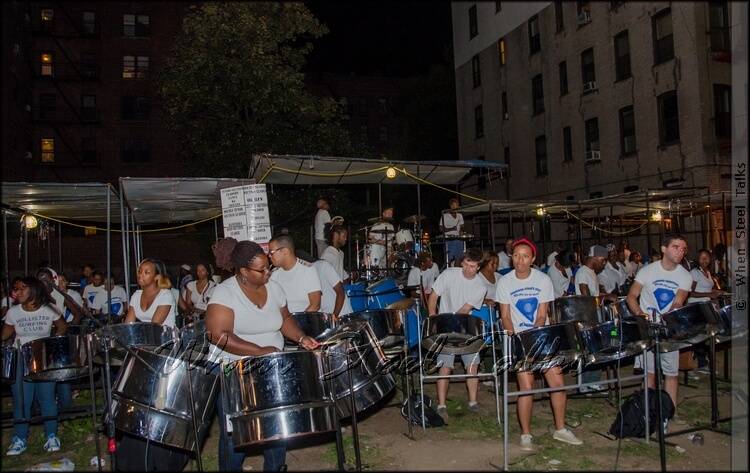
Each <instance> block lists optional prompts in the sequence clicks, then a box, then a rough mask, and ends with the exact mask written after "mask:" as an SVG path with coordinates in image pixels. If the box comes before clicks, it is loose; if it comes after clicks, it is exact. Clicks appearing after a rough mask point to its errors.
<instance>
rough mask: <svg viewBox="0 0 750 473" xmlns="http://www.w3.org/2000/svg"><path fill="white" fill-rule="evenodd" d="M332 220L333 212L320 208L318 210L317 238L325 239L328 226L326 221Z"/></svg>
mask: <svg viewBox="0 0 750 473" xmlns="http://www.w3.org/2000/svg"><path fill="white" fill-rule="evenodd" d="M330 221H331V214H329V213H328V211H327V210H325V209H318V211H317V212H316V213H315V239H316V240H325V239H326V237H325V233H324V231H323V230H324V229H325V226H326V223H328V222H330Z"/></svg>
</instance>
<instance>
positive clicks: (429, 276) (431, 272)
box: [406, 263, 440, 294]
mask: <svg viewBox="0 0 750 473" xmlns="http://www.w3.org/2000/svg"><path fill="white" fill-rule="evenodd" d="M439 275H440V269H439V268H438V265H437V263H432V267H431V268H427V269H426V270H424V271H422V270H421V269H419V267H418V266H415V267H413V268H411V269H410V270H409V275H408V276H407V278H406V285H407V286H419V278H420V277H421V278H422V286H424V292H425V294H429V293H431V292H432V285H433V284H434V283H435V279H437V277H438V276H439ZM417 293H419V289H417Z"/></svg>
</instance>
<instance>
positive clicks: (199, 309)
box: [185, 263, 216, 316]
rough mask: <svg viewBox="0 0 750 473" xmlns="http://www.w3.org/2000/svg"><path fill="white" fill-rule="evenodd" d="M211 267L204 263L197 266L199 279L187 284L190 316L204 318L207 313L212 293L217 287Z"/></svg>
mask: <svg viewBox="0 0 750 473" xmlns="http://www.w3.org/2000/svg"><path fill="white" fill-rule="evenodd" d="M210 267H211V266H210V265H208V264H204V263H197V264H196V265H195V276H196V278H197V279H194V280H192V281H190V282H189V283H187V287H186V289H185V305H186V306H187V313H188V314H197V315H198V316H202V315H203V314H204V313H205V312H206V308H207V307H208V301H209V299H211V293H212V292H213V290H214V288H215V287H216V283H215V282H214V280H213V274H212V273H211V269H210Z"/></svg>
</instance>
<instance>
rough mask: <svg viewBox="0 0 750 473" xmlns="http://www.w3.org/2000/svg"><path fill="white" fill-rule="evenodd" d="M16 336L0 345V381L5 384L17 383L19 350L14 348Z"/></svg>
mask: <svg viewBox="0 0 750 473" xmlns="http://www.w3.org/2000/svg"><path fill="white" fill-rule="evenodd" d="M15 341H16V335H15V334H13V336H12V337H10V338H9V339H7V340H5V341H4V342H2V344H0V379H2V380H3V382H5V383H9V384H10V383H15V382H16V369H17V368H18V349H17V348H16V347H15V346H14V344H15Z"/></svg>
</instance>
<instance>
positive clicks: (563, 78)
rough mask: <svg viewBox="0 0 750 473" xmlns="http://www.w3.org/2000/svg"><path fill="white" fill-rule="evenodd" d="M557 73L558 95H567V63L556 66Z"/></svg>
mask: <svg viewBox="0 0 750 473" xmlns="http://www.w3.org/2000/svg"><path fill="white" fill-rule="evenodd" d="M557 71H558V73H559V75H560V95H566V94H567V93H568V63H567V62H566V61H563V62H561V63H560V64H558V65H557Z"/></svg>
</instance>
